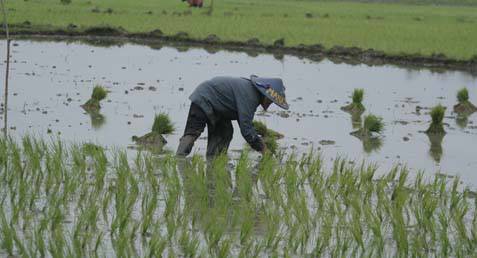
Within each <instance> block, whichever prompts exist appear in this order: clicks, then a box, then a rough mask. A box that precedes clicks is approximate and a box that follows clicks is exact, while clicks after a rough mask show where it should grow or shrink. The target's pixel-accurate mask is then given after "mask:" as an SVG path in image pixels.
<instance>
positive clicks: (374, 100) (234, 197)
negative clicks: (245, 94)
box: [0, 39, 477, 257]
mask: <svg viewBox="0 0 477 258" xmlns="http://www.w3.org/2000/svg"><path fill="white" fill-rule="evenodd" d="M0 43H1V44H2V47H3V46H5V44H6V43H5V41H1V42H0ZM99 43H101V42H99V41H88V42H76V41H49V40H41V41H37V40H27V39H23V40H14V41H13V42H12V53H13V54H12V64H11V65H12V66H11V69H12V70H11V72H12V73H11V81H10V89H9V90H10V95H9V100H8V106H7V107H4V109H2V114H3V115H5V114H6V113H8V120H5V116H2V119H1V121H2V122H3V124H4V125H5V126H6V129H7V134H6V135H7V136H4V137H1V138H0V202H1V205H0V256H21V257H65V256H69V257H161V256H163V257H270V256H272V257H330V256H331V257H336V256H340V257H356V256H364V257H390V256H399V257H408V256H419V257H420V256H430V257H441V256H446V257H473V256H475V255H477V254H476V250H477V248H476V244H477V241H476V240H477V239H476V238H477V219H476V218H477V215H476V212H475V209H476V205H477V199H476V197H477V194H476V193H475V186H476V185H477V178H476V176H475V173H473V172H475V169H476V168H477V164H476V163H475V162H474V160H475V159H473V158H472V157H473V155H474V152H473V151H472V150H473V146H475V144H474V143H475V141H476V140H477V137H476V135H477V131H476V130H477V128H476V127H475V126H474V125H475V124H476V123H477V120H476V116H475V114H474V115H472V114H471V115H467V116H465V121H461V119H462V117H461V116H459V115H457V114H456V113H454V112H453V111H452V106H453V105H454V104H456V103H458V102H465V101H469V102H474V103H475V101H476V96H477V91H476V90H477V88H476V86H477V79H476V77H475V75H472V74H468V73H465V72H455V71H430V70H426V69H415V68H402V67H395V66H390V65H384V66H366V65H360V64H354V65H350V64H345V63H339V62H338V63H336V62H333V61H332V60H327V59H325V60H319V61H315V60H311V59H307V58H299V57H295V56H290V55H285V56H278V57H276V56H273V55H271V54H254V53H243V52H230V51H224V50H205V49H200V48H186V47H184V46H179V47H177V46H167V45H151V46H145V45H140V44H133V43H127V42H111V41H108V42H107V43H108V44H107V45H106V46H105V45H101V44H99ZM264 63H265V64H267V65H266V66H264V65H263V64H264ZM217 67H220V68H221V72H217V69H218V68H217ZM4 68H5V64H4V63H3V62H2V63H1V64H0V69H2V70H3V69H4ZM257 72H258V73H259V74H267V75H268V76H276V77H281V78H283V80H284V82H285V85H286V86H287V98H288V100H289V102H290V104H291V110H290V111H289V112H282V111H281V110H279V109H278V108H277V107H272V108H271V109H270V110H269V111H268V112H263V111H260V110H259V111H258V112H257V115H256V119H257V120H258V121H261V122H262V123H264V124H266V125H267V126H268V127H269V128H271V129H274V130H276V131H278V133H279V134H280V135H282V136H281V137H282V139H280V140H278V143H277V144H278V146H277V151H276V153H275V154H274V155H271V154H267V155H264V156H262V155H260V154H258V153H256V152H253V151H251V150H250V149H249V148H248V147H247V146H246V144H245V142H244V140H243V139H241V137H240V134H239V130H238V128H237V126H236V125H235V129H236V130H235V132H236V133H235V137H234V140H233V142H232V144H231V147H230V150H229V153H228V155H227V156H226V155H223V156H220V157H218V158H217V159H215V160H205V159H204V158H203V156H204V152H205V145H206V138H204V137H201V138H200V139H199V140H198V141H197V143H196V146H195V148H194V155H193V156H192V157H188V158H185V159H184V158H182V159H181V158H176V157H175V156H174V155H173V154H172V153H173V152H174V150H175V148H176V147H177V144H178V141H179V137H180V136H181V133H182V130H183V129H184V125H185V119H186V114H187V111H188V105H189V101H188V99H187V96H188V95H189V94H190V93H191V92H192V90H193V89H194V88H195V86H196V85H197V84H198V83H200V82H201V81H202V80H205V79H208V78H210V77H212V76H215V75H227V74H229V75H230V74H234V75H238V76H248V75H250V74H251V73H257ZM343 75H347V76H343ZM99 85H101V86H99ZM463 86H465V87H466V90H465V91H464V90H462V89H463ZM92 100H94V101H93V102H95V101H97V102H99V110H96V111H94V112H90V110H88V109H86V108H85V105H84V104H86V103H88V102H90V101H92ZM358 103H359V104H358ZM439 103H440V104H442V105H443V106H438V104H439ZM350 105H351V110H353V109H354V108H353V105H354V106H358V110H363V111H362V112H361V111H360V112H361V113H359V115H358V117H359V119H357V117H356V116H355V115H353V114H349V113H348V112H349V109H348V108H346V107H348V106H350ZM436 105H437V106H438V107H441V108H439V109H438V111H434V110H435V109H432V110H431V108H432V107H435V106H436ZM445 107H447V108H445ZM436 110H437V109H436ZM433 112H434V113H435V112H437V115H436V117H434V115H433V117H432V118H431V116H430V114H432V113H433ZM158 117H160V118H158ZM155 118H156V121H167V122H163V124H164V125H163V126H161V125H160V124H156V123H155V122H154V119H155ZM168 118H169V119H170V120H169V119H168ZM435 118H436V119H435ZM434 120H435V122H436V123H438V124H439V125H440V127H442V129H443V130H445V131H446V132H447V133H446V134H445V135H444V134H442V135H440V134H439V135H434V136H432V135H428V134H426V133H425V132H424V131H425V130H426V129H427V128H428V127H429V125H430V124H432V121H434ZM377 121H379V123H378V122H377ZM153 122H154V123H153ZM381 122H382V123H383V124H380V123H381ZM169 123H171V124H172V126H165V124H167V125H169ZM257 126H258V125H257ZM360 128H361V129H362V130H364V132H365V133H363V134H358V137H356V136H355V135H354V132H355V130H358V129H359V130H361V129H360ZM359 130H358V131H359ZM151 131H153V132H154V131H157V132H160V133H161V134H163V136H164V137H163V138H161V139H164V140H166V143H164V142H162V140H160V141H161V142H162V143H163V144H165V146H163V148H162V149H161V150H155V149H150V148H142V147H141V146H138V144H137V143H138V142H137V141H136V142H135V140H134V139H135V138H134V137H135V136H140V135H144V134H145V133H146V135H148V133H149V132H151ZM368 131H369V132H368ZM372 132H379V137H374V135H373V134H372ZM159 135H160V134H159ZM137 139H138V138H137V137H136V140H137Z"/></svg>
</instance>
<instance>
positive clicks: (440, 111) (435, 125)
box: [426, 104, 446, 134]
mask: <svg viewBox="0 0 477 258" xmlns="http://www.w3.org/2000/svg"><path fill="white" fill-rule="evenodd" d="M445 112H446V108H445V107H444V106H442V105H440V104H439V105H437V106H435V107H433V108H432V109H431V112H430V115H431V118H432V121H431V124H430V126H429V128H428V129H427V130H426V133H427V134H445V133H446V132H445V130H444V125H443V123H442V120H443V119H444V114H445Z"/></svg>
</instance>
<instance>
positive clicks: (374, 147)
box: [361, 137, 383, 154]
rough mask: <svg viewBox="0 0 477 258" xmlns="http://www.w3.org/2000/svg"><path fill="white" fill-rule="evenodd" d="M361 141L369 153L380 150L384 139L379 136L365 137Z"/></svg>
mask: <svg viewBox="0 0 477 258" xmlns="http://www.w3.org/2000/svg"><path fill="white" fill-rule="evenodd" d="M361 141H362V142H363V150H364V151H365V152H366V153H368V154H369V153H371V152H373V151H375V152H378V151H379V150H380V149H381V147H382V146H383V141H382V139H381V138H379V137H364V138H363V139H361Z"/></svg>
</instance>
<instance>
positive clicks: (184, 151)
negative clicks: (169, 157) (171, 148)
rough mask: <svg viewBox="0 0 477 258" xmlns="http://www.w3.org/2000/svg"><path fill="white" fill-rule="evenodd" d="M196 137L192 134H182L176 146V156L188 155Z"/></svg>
mask: <svg viewBox="0 0 477 258" xmlns="http://www.w3.org/2000/svg"><path fill="white" fill-rule="evenodd" d="M196 139H197V137H195V136H192V135H184V136H182V137H181V139H180V142H179V147H177V151H176V156H182V157H185V156H187V155H189V153H190V152H191V151H192V147H193V146H194V142H195V140H196Z"/></svg>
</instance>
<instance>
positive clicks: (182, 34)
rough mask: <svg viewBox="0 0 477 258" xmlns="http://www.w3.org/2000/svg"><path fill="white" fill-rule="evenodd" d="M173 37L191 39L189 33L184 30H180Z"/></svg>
mask: <svg viewBox="0 0 477 258" xmlns="http://www.w3.org/2000/svg"><path fill="white" fill-rule="evenodd" d="M173 37H174V38H175V39H182V40H185V39H189V33H187V32H184V31H179V32H177V33H176V34H175V35H174V36H173Z"/></svg>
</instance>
